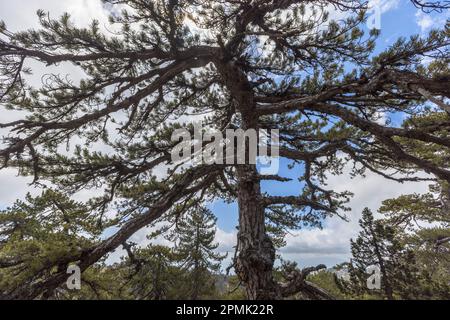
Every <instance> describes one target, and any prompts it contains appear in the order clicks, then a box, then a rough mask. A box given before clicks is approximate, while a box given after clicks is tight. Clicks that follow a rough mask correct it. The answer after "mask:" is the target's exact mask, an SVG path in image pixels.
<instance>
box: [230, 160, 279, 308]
mask: <svg viewBox="0 0 450 320" xmlns="http://www.w3.org/2000/svg"><path fill="white" fill-rule="evenodd" d="M237 171H238V177H239V191H238V202H239V233H238V255H237V261H236V273H237V275H238V276H239V279H240V280H241V281H242V282H243V283H244V284H245V287H246V292H247V298H248V299H251V300H272V299H277V298H279V290H278V286H277V284H276V283H275V281H274V279H273V274H272V271H273V265H274V261H275V248H274V246H273V244H272V241H271V239H270V238H269V237H268V236H267V234H266V228H265V221H264V220H265V219H264V208H263V206H262V204H261V191H260V185H259V180H258V177H257V172H256V167H255V166H252V165H244V166H240V167H238V168H237Z"/></svg>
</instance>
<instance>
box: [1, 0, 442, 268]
mask: <svg viewBox="0 0 450 320" xmlns="http://www.w3.org/2000/svg"><path fill="white" fill-rule="evenodd" d="M375 2H377V3H379V4H381V8H382V17H381V37H380V39H379V40H378V42H379V43H378V49H377V50H382V49H384V48H386V47H387V46H389V45H390V44H392V43H393V42H394V41H395V40H396V39H398V38H399V37H402V36H409V35H411V34H424V33H426V32H427V31H429V30H430V29H431V28H433V27H437V26H442V25H443V24H444V23H445V21H446V19H448V18H449V12H444V13H442V14H433V15H426V14H423V13H421V12H420V11H418V10H417V9H415V8H414V7H413V6H412V5H411V4H410V3H409V1H406V0H375ZM38 9H44V10H46V11H49V12H50V13H51V15H52V16H53V17H56V16H58V15H60V14H61V13H63V12H69V13H70V14H71V16H72V18H73V20H74V22H75V23H76V24H78V25H86V24H88V23H89V22H90V21H91V20H92V19H93V18H95V19H97V20H99V21H100V25H101V26H102V27H106V26H107V16H108V11H107V10H106V8H104V7H103V6H102V4H101V2H100V1H99V0H33V1H30V0H14V1H6V0H0V20H4V21H5V22H6V24H7V26H8V29H9V30H12V31H18V30H24V29H28V28H34V27H37V26H38V24H37V18H36V15H35V13H36V11H37V10H38ZM37 68H39V66H37ZM58 72H59V73H69V74H71V76H73V77H77V75H76V71H75V70H74V69H72V68H70V67H69V66H60V67H59V70H58ZM35 73H36V74H38V73H39V72H38V70H35ZM74 73H75V74H74ZM31 80H32V81H33V82H35V83H36V84H39V81H40V77H38V76H36V77H35V78H34V79H31ZM0 115H1V116H0V122H6V121H7V120H11V119H12V118H14V116H15V115H13V114H8V113H5V112H4V110H2V107H1V106H0ZM30 182H31V181H30V179H27V178H23V177H18V176H17V173H16V172H15V171H14V170H9V169H8V170H2V171H0V208H5V207H6V206H8V205H10V204H12V203H13V202H14V201H15V200H16V199H18V198H23V197H24V195H25V194H26V193H27V192H31V193H35V194H36V193H39V191H38V190H35V189H33V188H31V187H30V186H29V185H28V184H29V183H30ZM329 188H331V189H335V190H337V191H344V190H349V191H352V192H353V193H354V194H355V196H354V197H353V199H352V201H351V203H350V206H351V208H352V211H351V212H350V213H348V214H347V215H348V217H349V219H350V222H344V221H342V220H340V219H339V218H331V219H329V220H327V221H326V222H325V224H324V228H323V229H322V230H319V229H311V230H310V229H307V230H301V231H297V232H294V233H292V234H290V235H289V236H288V238H287V243H288V244H287V246H286V247H285V248H284V249H282V254H283V257H284V258H286V259H289V260H294V261H297V262H298V263H299V264H300V265H302V266H305V265H315V264H319V263H325V264H326V265H328V266H333V265H334V264H336V263H340V262H343V261H345V260H347V259H348V257H349V239H350V238H352V237H354V236H355V235H356V234H357V233H358V219H359V217H360V213H361V211H362V209H363V208H364V207H369V208H371V209H373V210H374V211H376V210H377V208H378V207H379V206H380V204H381V201H382V200H384V199H387V198H392V197H396V196H399V195H401V194H408V193H413V192H425V191H426V190H427V185H426V184H425V183H407V184H398V183H395V182H392V181H387V180H385V179H383V178H381V177H379V176H376V175H373V174H368V175H367V176H366V177H365V178H356V179H353V180H352V179H349V178H348V176H345V175H343V176H340V177H331V179H330V181H329ZM209 206H210V207H211V208H212V209H213V211H214V212H215V213H216V214H217V217H218V231H217V240H218V241H219V243H220V250H222V251H230V252H231V251H232V250H233V249H232V247H233V245H234V243H235V239H236V234H235V225H236V222H237V206H236V205H225V204H223V203H221V202H217V203H212V204H210V205H209ZM147 232H148V230H142V231H140V232H138V233H137V234H136V235H135V236H134V238H133V239H132V240H133V241H135V242H138V243H142V244H143V243H145V242H146V239H145V235H146V234H147ZM120 254H121V253H120V252H117V253H115V254H114V255H113V258H112V259H113V260H114V259H117V257H118V256H120Z"/></svg>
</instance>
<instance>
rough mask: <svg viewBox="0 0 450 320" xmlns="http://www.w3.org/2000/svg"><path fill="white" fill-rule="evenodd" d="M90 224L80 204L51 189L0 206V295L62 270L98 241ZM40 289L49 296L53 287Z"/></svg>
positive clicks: (38, 281)
mask: <svg viewBox="0 0 450 320" xmlns="http://www.w3.org/2000/svg"><path fill="white" fill-rule="evenodd" d="M95 226H96V224H95V223H94V221H93V220H92V217H91V216H90V213H89V211H88V210H87V208H86V206H85V205H83V204H82V203H77V202H75V201H73V200H71V199H70V198H68V197H67V196H65V195H63V194H61V193H58V192H56V191H53V190H47V191H45V192H43V193H42V195H40V196H38V197H35V198H33V197H32V196H31V195H28V196H27V197H26V200H25V201H17V202H16V203H15V204H14V206H12V207H11V208H8V209H6V210H2V211H0V298H3V299H5V298H8V297H10V296H12V295H14V294H16V292H17V290H20V288H21V285H22V284H24V283H27V284H37V285H39V284H41V283H42V282H45V280H47V279H48V278H51V277H52V276H53V275H54V274H55V273H58V272H66V273H67V267H68V266H69V265H70V264H71V262H74V261H77V260H79V259H80V258H81V257H82V256H83V255H84V254H85V253H86V252H88V250H89V249H90V248H91V247H92V246H93V245H95V243H97V242H98V241H99V231H100V230H99V229H98V228H96V227H95ZM86 273H87V274H88V273H89V272H86ZM86 278H88V277H86ZM41 294H42V297H44V298H51V297H55V296H56V295H57V292H56V291H55V290H42V293H41Z"/></svg>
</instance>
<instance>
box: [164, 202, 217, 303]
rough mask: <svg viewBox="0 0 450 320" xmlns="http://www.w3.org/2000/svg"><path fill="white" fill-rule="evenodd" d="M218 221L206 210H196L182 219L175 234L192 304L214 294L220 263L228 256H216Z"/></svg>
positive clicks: (174, 238)
mask: <svg viewBox="0 0 450 320" xmlns="http://www.w3.org/2000/svg"><path fill="white" fill-rule="evenodd" d="M216 221H217V218H216V217H215V216H214V215H213V213H212V212H211V211H210V210H208V209H206V208H204V207H196V208H194V209H192V211H191V212H190V213H189V214H187V215H186V216H185V217H183V218H182V219H181V220H180V221H179V222H178V224H177V226H176V230H175V231H174V232H173V233H172V237H171V239H172V240H173V241H175V243H176V248H175V252H176V253H177V255H178V259H180V263H181V268H182V269H183V270H185V271H186V274H185V281H186V284H185V286H186V289H187V294H186V297H190V299H192V300H198V299H200V298H205V297H211V296H213V295H214V294H215V284H216V281H217V278H218V276H219V274H220V270H221V262H222V261H223V259H225V257H226V255H221V254H219V253H217V252H216V250H217V248H218V247H219V244H218V243H215V242H214V240H215V236H216Z"/></svg>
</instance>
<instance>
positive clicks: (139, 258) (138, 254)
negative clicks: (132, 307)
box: [119, 243, 185, 300]
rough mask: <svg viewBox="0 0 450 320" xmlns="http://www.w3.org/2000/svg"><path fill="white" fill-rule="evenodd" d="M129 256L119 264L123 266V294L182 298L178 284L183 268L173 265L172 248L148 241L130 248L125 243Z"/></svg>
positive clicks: (129, 296) (156, 298)
mask: <svg viewBox="0 0 450 320" xmlns="http://www.w3.org/2000/svg"><path fill="white" fill-rule="evenodd" d="M124 247H125V249H126V251H127V253H128V257H127V259H126V260H125V261H123V262H122V263H121V264H120V266H119V268H120V269H125V270H124V271H125V273H124V274H123V276H122V282H123V288H122V292H124V293H125V295H124V298H128V299H134V300H167V299H180V298H181V299H183V298H185V297H183V296H182V295H180V292H179V287H180V285H181V284H182V282H181V281H180V278H181V277H183V271H182V270H181V269H179V268H178V267H177V266H176V263H177V261H178V258H177V255H176V253H175V252H174V251H173V249H172V248H169V247H166V246H162V245H152V244H151V245H149V246H147V247H146V248H138V249H133V247H134V245H131V244H128V243H125V244H124Z"/></svg>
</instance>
